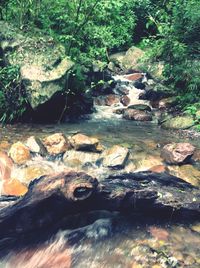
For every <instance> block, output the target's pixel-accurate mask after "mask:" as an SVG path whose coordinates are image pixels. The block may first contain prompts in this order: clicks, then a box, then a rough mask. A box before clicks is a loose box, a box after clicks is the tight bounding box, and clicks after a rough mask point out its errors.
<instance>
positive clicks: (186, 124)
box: [161, 116, 195, 129]
mask: <svg viewBox="0 0 200 268" xmlns="http://www.w3.org/2000/svg"><path fill="white" fill-rule="evenodd" d="M194 124H195V123H194V120H193V118H192V117H190V116H176V117H174V118H171V119H168V120H166V121H165V122H164V123H163V124H162V125H161V126H162V128H165V129H187V128H190V127H192V126H194Z"/></svg>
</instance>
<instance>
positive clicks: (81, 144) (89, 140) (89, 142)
mask: <svg viewBox="0 0 200 268" xmlns="http://www.w3.org/2000/svg"><path fill="white" fill-rule="evenodd" d="M70 143H71V145H72V146H73V147H74V149H75V150H80V151H94V152H101V151H102V150H103V147H102V145H101V144H100V142H99V140H98V139H97V138H94V137H89V136H86V135H84V134H81V133H78V134H76V135H74V136H72V137H71V139H70Z"/></svg>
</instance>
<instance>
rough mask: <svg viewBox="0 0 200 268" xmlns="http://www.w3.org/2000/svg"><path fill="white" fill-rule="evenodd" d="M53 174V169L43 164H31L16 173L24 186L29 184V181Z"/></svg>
mask: <svg viewBox="0 0 200 268" xmlns="http://www.w3.org/2000/svg"><path fill="white" fill-rule="evenodd" d="M52 173H54V170H53V168H52V167H51V166H50V165H48V164H44V163H41V164H39V163H34V164H31V165H29V166H27V167H25V168H23V169H22V170H20V171H19V172H18V176H19V177H20V179H21V181H23V182H24V183H26V184H29V183H30V181H32V180H34V179H37V178H39V177H41V176H44V175H50V174H52Z"/></svg>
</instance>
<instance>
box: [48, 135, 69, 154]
mask: <svg viewBox="0 0 200 268" xmlns="http://www.w3.org/2000/svg"><path fill="white" fill-rule="evenodd" d="M44 145H45V147H46V149H47V151H48V153H49V154H50V155H57V154H61V153H64V152H66V151H67V150H68V149H70V147H71V146H70V144H69V141H68V140H67V138H66V137H65V135H64V134H62V133H55V134H53V135H50V136H48V137H46V138H45V139H44Z"/></svg>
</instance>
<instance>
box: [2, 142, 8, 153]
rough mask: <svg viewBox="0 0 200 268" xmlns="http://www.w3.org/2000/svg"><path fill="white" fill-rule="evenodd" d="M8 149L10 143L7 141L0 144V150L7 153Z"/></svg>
mask: <svg viewBox="0 0 200 268" xmlns="http://www.w3.org/2000/svg"><path fill="white" fill-rule="evenodd" d="M9 148H10V143H9V142H8V141H2V142H0V150H2V151H5V152H7V151H8V149H9Z"/></svg>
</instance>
